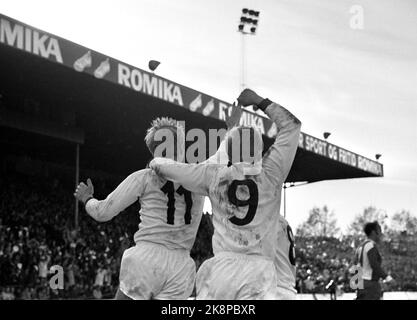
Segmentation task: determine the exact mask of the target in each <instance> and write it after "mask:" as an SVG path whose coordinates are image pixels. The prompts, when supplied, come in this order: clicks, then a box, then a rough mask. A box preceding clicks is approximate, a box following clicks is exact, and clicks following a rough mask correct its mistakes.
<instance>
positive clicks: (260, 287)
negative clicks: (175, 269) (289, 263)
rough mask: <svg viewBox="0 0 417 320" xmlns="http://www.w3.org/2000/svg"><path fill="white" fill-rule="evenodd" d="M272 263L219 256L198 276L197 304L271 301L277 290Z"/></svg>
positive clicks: (231, 256) (234, 256)
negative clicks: (224, 301)
mask: <svg viewBox="0 0 417 320" xmlns="http://www.w3.org/2000/svg"><path fill="white" fill-rule="evenodd" d="M276 284H277V274H276V271H275V266H274V263H273V261H272V260H270V259H268V258H266V257H261V256H252V255H243V254H237V253H229V252H222V253H220V254H217V255H216V256H214V257H213V258H211V259H208V260H206V261H205V262H204V263H203V264H202V265H201V267H200V269H199V270H198V272H197V282H196V287H197V300H270V299H271V300H272V299H275V298H276V297H275V293H276V290H277V286H276Z"/></svg>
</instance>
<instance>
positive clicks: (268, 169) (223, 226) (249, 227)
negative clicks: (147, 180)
mask: <svg viewBox="0 0 417 320" xmlns="http://www.w3.org/2000/svg"><path fill="white" fill-rule="evenodd" d="M238 102H239V103H240V104H241V105H243V106H250V105H253V106H254V109H255V110H256V109H261V110H262V111H264V112H265V113H266V114H267V115H268V116H269V117H270V118H271V120H272V121H273V122H274V123H275V125H276V126H277V129H278V134H277V136H276V139H275V142H274V143H273V144H272V145H271V147H270V148H269V149H268V151H267V153H266V154H265V155H264V156H263V157H262V150H263V141H262V134H261V132H260V131H259V130H257V129H256V128H254V127H242V126H240V127H235V128H233V129H232V130H230V132H228V134H227V135H226V143H227V155H228V157H229V164H228V165H227V166H225V165H222V164H183V163H179V162H175V161H172V160H168V159H162V158H154V159H153V160H152V161H151V163H150V167H151V168H152V169H154V170H155V172H157V173H158V174H159V175H161V176H163V177H165V178H166V179H168V180H171V181H174V182H176V183H179V184H181V185H183V186H184V188H186V189H189V190H193V191H194V192H196V193H199V194H201V195H206V196H208V197H209V198H210V200H211V203H212V209H213V225H214V234H213V240H212V241H213V253H214V257H213V258H211V259H208V260H206V261H205V262H204V263H203V264H202V266H201V267H200V269H199V271H198V273H197V282H196V286H197V299H219V300H223V299H225V300H234V299H277V298H278V295H277V283H278V279H277V273H276V269H275V264H274V259H275V255H276V243H277V231H278V230H279V229H278V228H279V225H280V220H279V208H280V202H281V188H282V184H283V183H284V182H285V180H286V178H287V175H288V173H289V171H290V168H291V165H292V162H293V160H294V157H295V153H296V150H297V145H298V138H299V134H300V128H301V122H300V121H299V120H298V119H297V118H296V117H295V116H294V115H293V114H291V113H290V112H289V111H288V110H287V109H285V108H284V107H282V106H281V105H279V104H277V103H273V102H272V101H270V100H269V99H263V98H262V97H260V96H259V95H258V94H257V93H255V92H254V91H252V90H250V89H245V90H243V91H242V93H241V94H240V96H239V98H238ZM248 149H249V150H248ZM245 151H246V152H245ZM247 151H250V152H247Z"/></svg>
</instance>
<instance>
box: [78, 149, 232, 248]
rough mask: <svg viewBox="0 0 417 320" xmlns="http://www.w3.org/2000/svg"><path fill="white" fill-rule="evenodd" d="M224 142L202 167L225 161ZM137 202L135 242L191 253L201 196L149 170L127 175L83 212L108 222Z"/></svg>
mask: <svg viewBox="0 0 417 320" xmlns="http://www.w3.org/2000/svg"><path fill="white" fill-rule="evenodd" d="M224 152H225V146H224V141H223V142H222V143H221V145H220V147H219V150H218V151H217V152H216V153H215V154H214V155H213V156H211V157H210V158H209V159H207V160H206V161H205V162H202V164H204V163H221V162H222V161H223V162H224V161H226V160H225V159H226V158H225V155H224ZM137 200H139V202H140V205H141V209H140V216H141V222H140V224H139V230H138V231H137V232H136V233H135V236H134V239H135V242H138V241H149V242H152V243H157V244H162V245H164V246H166V247H167V248H169V249H186V250H191V248H192V246H193V244H194V240H195V237H196V234H197V231H198V227H199V225H200V220H201V217H202V213H203V206H204V196H201V195H197V194H196V193H192V192H191V191H189V190H187V189H185V188H184V187H183V186H181V185H180V184H178V183H173V182H171V181H168V180H165V179H163V178H161V177H159V176H158V175H157V174H156V173H155V172H154V171H153V170H151V169H143V170H139V171H136V172H134V173H132V174H131V175H129V176H128V177H127V178H126V179H125V180H124V181H123V182H122V183H121V184H120V185H119V186H118V187H117V188H116V189H115V190H114V191H113V192H112V193H110V194H109V195H108V196H107V198H106V199H104V200H101V201H99V200H97V199H91V200H90V201H88V202H87V206H86V211H87V213H88V214H89V215H90V216H92V217H93V218H94V219H95V220H97V221H108V220H111V219H112V218H113V217H114V216H116V215H117V214H119V213H120V212H121V211H123V210H124V209H126V208H127V207H129V206H130V205H132V204H133V203H134V202H135V201H137Z"/></svg>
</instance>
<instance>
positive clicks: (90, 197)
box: [84, 196, 94, 207]
mask: <svg viewBox="0 0 417 320" xmlns="http://www.w3.org/2000/svg"><path fill="white" fill-rule="evenodd" d="M91 199H94V197H92V196H89V197H88V198H87V200H85V201H84V207H86V206H87V202H88V201H90V200H91Z"/></svg>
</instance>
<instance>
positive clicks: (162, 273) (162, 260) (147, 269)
mask: <svg viewBox="0 0 417 320" xmlns="http://www.w3.org/2000/svg"><path fill="white" fill-rule="evenodd" d="M195 270H196V267H195V263H194V261H193V259H191V257H190V254H189V252H188V251H186V250H170V249H168V248H166V247H164V246H162V245H158V244H153V243H148V242H144V241H142V242H138V243H137V244H136V246H134V247H132V248H129V249H127V250H126V251H125V252H124V253H123V257H122V262H121V266H120V276H119V279H120V290H121V291H122V292H123V293H124V294H125V295H126V296H128V297H129V298H132V299H135V300H150V299H158V300H168V299H169V300H186V299H187V298H188V297H189V296H190V295H191V294H192V291H193V289H194V283H195V276H196V271H195Z"/></svg>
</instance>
